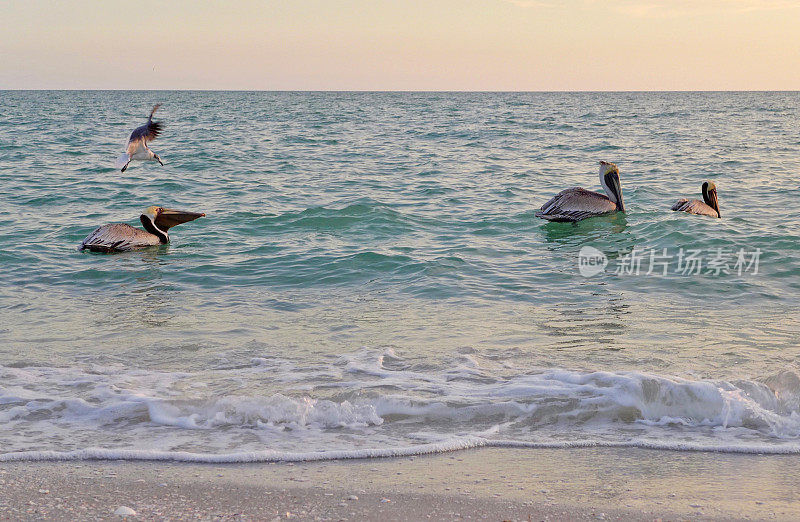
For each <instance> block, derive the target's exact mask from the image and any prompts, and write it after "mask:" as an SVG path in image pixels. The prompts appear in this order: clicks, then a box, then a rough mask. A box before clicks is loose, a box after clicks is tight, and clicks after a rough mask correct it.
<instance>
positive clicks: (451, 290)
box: [0, 91, 800, 460]
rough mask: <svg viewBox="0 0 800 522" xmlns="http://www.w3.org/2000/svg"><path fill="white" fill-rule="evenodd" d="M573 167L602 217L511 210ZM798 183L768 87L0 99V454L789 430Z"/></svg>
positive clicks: (233, 452)
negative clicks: (612, 197) (118, 232)
mask: <svg viewBox="0 0 800 522" xmlns="http://www.w3.org/2000/svg"><path fill="white" fill-rule="evenodd" d="M155 103H162V104H163V106H162V108H161V109H160V111H159V112H158V113H157V118H156V119H159V120H161V121H163V122H164V125H165V131H164V133H163V135H162V137H161V138H159V139H158V140H156V141H154V142H153V143H152V144H151V145H152V149H153V150H154V151H156V152H157V153H158V154H159V155H160V156H161V157H162V159H163V160H164V162H165V166H164V167H161V166H159V165H158V164H157V163H148V164H144V163H134V164H132V167H131V168H130V169H129V170H128V171H126V172H125V173H120V172H119V171H118V170H115V169H114V161H115V159H116V157H117V156H118V155H119V154H120V153H121V152H122V151H123V146H124V143H125V141H126V139H127V136H128V134H129V133H130V131H131V130H132V129H133V128H134V127H136V126H138V125H140V124H142V123H144V121H145V120H146V116H147V114H148V113H149V110H150V108H151V107H152V105H154V104H155ZM599 160H606V161H612V162H615V163H617V165H618V166H619V168H620V172H621V179H622V189H623V194H624V197H625V205H626V210H627V213H626V214H624V215H622V214H617V215H613V216H608V217H602V218H595V219H591V220H587V221H584V222H582V223H580V224H577V225H572V224H560V223H546V222H544V221H542V220H540V219H537V218H536V217H535V216H534V213H535V211H536V209H538V208H539V207H540V206H541V205H542V204H543V203H544V202H545V201H547V200H548V199H549V198H550V197H551V196H553V195H554V194H556V193H557V192H558V191H560V190H562V189H564V188H568V187H571V186H576V185H580V186H583V187H585V188H587V189H590V190H600V185H599V180H598V176H597V162H598V161H599ZM798 179H800V94H799V93H796V92H789V93H288V92H287V93H265V92H119V91H114V92H67V91H65V92H61V91H59V92H48V91H39V92H21V91H5V92H0V266H1V267H2V271H0V459H8V458H39V457H41V456H43V455H45V454H44V453H41V452H43V451H45V452H46V451H50V452H70V451H72V452H76V451H77V452H78V453H72V454H71V455H72V456H88V455H104V456H115V455H124V456H128V457H136V458H148V456H150V457H153V456H154V455H158V456H159V457H160V458H192V459H196V460H197V459H200V460H202V459H211V460H213V459H218V460H224V459H228V460H237V459H239V460H241V459H251V460H252V459H264V458H273V459H281V458H294V457H297V456H298V455H300V456H303V455H305V456H308V452H322V453H315V455H316V456H317V457H319V458H327V457H329V456H330V457H332V456H362V455H370V454H384V455H390V454H400V453H404V452H405V453H414V452H420V451H438V450H444V449H453V448H458V447H467V446H470V445H476V444H497V445H531V446H535V445H537V444H550V445H558V444H565V445H580V444H623V445H639V446H657V447H684V448H709V449H716V450H731V451H781V452H787V451H788V452H800V368H799V367H798V354H799V353H800V351H798V341H800V313H799V312H800V301H799V300H798V297H799V295H800V263H799V262H798V254H799V253H800V245H799V244H798V239H799V238H800V233H799V232H798V230H799V229H800V207H799V206H798V201H800V182H798ZM704 180H712V181H714V182H715V183H716V185H717V188H718V193H719V200H720V211H721V214H722V219H719V220H715V219H711V218H705V217H698V216H689V215H686V214H679V213H675V212H671V211H670V210H669V207H670V206H671V204H672V203H673V202H674V201H675V200H676V199H678V198H680V197H689V198H699V197H700V185H701V183H702V182H703V181H704ZM150 205H163V206H166V207H169V208H177V209H184V210H192V211H199V212H205V213H206V214H207V217H205V218H202V219H199V220H197V221H194V222H191V223H187V224H184V225H181V226H179V227H176V228H174V229H173V230H172V231H171V236H172V242H171V243H170V244H169V245H167V246H162V247H158V248H151V249H147V250H143V251H139V252H131V253H124V254H116V255H97V254H89V253H84V252H79V251H78V250H77V246H78V245H79V244H80V242H81V240H82V239H83V238H84V237H85V236H87V235H88V234H89V233H90V232H91V231H92V230H93V229H94V228H95V227H97V226H99V225H101V224H104V223H108V222H125V223H130V224H133V225H137V226H138V216H139V214H140V213H141V211H142V210H143V209H144V208H145V207H147V206H150ZM587 246H591V247H594V248H596V249H598V250H599V251H601V252H602V253H604V254H605V255H606V256H607V257H608V261H609V263H608V265H607V266H606V268H605V269H604V270H603V272H601V273H600V274H597V275H593V276H592V277H585V276H584V275H582V274H581V272H580V271H579V264H578V259H579V252H580V250H581V248H583V247H587ZM664 249H666V251H665V250H664ZM681 251H683V252H684V253H688V252H689V251H694V252H695V255H696V257H697V258H700V259H701V262H702V263H704V264H703V266H702V267H701V270H700V273H699V274H698V273H688V274H687V273H682V272H681V267H679V266H678V257H679V252H681ZM740 252H741V253H742V254H743V255H745V259H746V260H747V261H748V263H750V262H752V260H753V256H754V255H756V252H757V253H758V254H757V260H758V265H757V271H756V267H755V265H753V264H749V265H748V266H745V267H741V266H740V267H739V268H744V270H742V273H741V274H740V273H738V272H739V270H738V269H737V267H736V261H737V255H738V253H740ZM637 253H639V254H641V255H640V258H639V259H640V271H639V273H638V274H636V273H619V274H617V273H615V270H617V269H619V268H625V267H626V266H627V263H628V262H629V261H631V259H636V256H637ZM655 254H659V255H660V256H661V257H660V258H656V260H659V259H661V260H664V259H665V260H666V261H667V262H666V264H661V265H655V266H652V265H651V260H652V259H653V258H651V257H650V256H651V255H655ZM715 255H716V256H717V257H718V258H719V259H723V260H724V261H725V264H726V266H722V269H723V270H722V271H720V272H719V273H716V271H715V270H713V269H712V268H713V266H714V265H713V264H712V265H709V263H711V261H710V260H711V259H712V258H713V257H715ZM725 264H724V265H725ZM631 266H633V265H631ZM717 266H718V267H719V266H720V264H719V263H718V264H717ZM650 268H653V270H649V269H650ZM662 269H663V270H666V271H667V274H666V275H663V270H662ZM726 270H727V272H729V273H725V271H726ZM648 271H650V272H651V273H650V274H647V272H648ZM623 272H624V271H623ZM81 451H83V453H81ZM20 452H23V453H20ZM24 452H27V453H24ZM179 452H184V453H179ZM185 452H189V453H185ZM359 452H360V453H359ZM46 455H49V456H53V455H60V456H64V454H63V453H55V454H53V453H50V454H46ZM187 455H189V456H187Z"/></svg>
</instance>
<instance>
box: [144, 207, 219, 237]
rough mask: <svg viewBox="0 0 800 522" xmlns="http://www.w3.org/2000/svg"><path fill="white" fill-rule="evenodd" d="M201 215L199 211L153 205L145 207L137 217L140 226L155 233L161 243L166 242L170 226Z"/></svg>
mask: <svg viewBox="0 0 800 522" xmlns="http://www.w3.org/2000/svg"><path fill="white" fill-rule="evenodd" d="M203 216H205V214H202V213H199V212H186V211H183V210H172V209H169V208H164V207H156V206H153V207H147V208H146V209H145V210H144V212H142V215H141V216H140V218H139V219H140V220H141V221H142V226H144V228H145V230H147V231H148V232H150V233H151V234H155V235H157V236H158V237H159V238H161V241H162V242H163V243H166V242H168V241H169V233H168V231H169V229H170V228H172V227H174V226H175V225H180V224H181V223H187V222H189V221H194V220H195V219H197V218H200V217H203Z"/></svg>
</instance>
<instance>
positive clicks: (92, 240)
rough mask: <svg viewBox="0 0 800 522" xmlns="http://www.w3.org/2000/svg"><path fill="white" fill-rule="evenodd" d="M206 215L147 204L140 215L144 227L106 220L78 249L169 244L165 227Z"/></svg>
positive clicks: (107, 249)
mask: <svg viewBox="0 0 800 522" xmlns="http://www.w3.org/2000/svg"><path fill="white" fill-rule="evenodd" d="M203 216H205V214H199V213H197V212H183V211H180V210H170V209H168V208H163V207H148V208H147V209H146V210H145V211H144V213H143V214H142V215H141V216H139V219H140V220H141V221H142V226H143V227H144V230H140V229H138V228H133V227H132V226H130V225H128V224H125V223H109V224H108V225H103V226H102V227H98V228H97V229H95V231H94V232H92V233H91V234H89V235H88V236H86V239H84V240H83V243H81V246H80V248H79V250H90V251H92V252H127V251H128V250H134V249H136V248H144V247H149V246H155V245H163V244H166V243H169V233H168V230H169V229H170V228H172V227H174V226H175V225H180V224H181V223H186V222H187V221H193V220H195V219H197V218H199V217H203Z"/></svg>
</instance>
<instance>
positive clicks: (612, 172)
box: [600, 161, 625, 212]
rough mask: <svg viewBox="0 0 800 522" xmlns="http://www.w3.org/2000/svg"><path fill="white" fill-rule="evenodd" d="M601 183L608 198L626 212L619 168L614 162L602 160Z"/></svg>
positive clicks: (621, 210)
mask: <svg viewBox="0 0 800 522" xmlns="http://www.w3.org/2000/svg"><path fill="white" fill-rule="evenodd" d="M600 184H601V185H603V189H604V190H605V191H606V194H608V199H610V200H611V201H613V202H614V203H616V204H617V209H619V211H620V212H625V203H624V202H623V200H622V185H621V184H620V181H619V169H618V168H617V166H616V165H614V164H613V163H609V162H607V161H601V162H600Z"/></svg>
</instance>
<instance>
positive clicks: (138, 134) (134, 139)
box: [117, 103, 164, 172]
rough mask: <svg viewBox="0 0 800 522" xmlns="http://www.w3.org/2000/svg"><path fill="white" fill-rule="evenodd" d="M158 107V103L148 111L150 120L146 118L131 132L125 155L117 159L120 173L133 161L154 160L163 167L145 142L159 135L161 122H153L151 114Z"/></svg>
mask: <svg viewBox="0 0 800 522" xmlns="http://www.w3.org/2000/svg"><path fill="white" fill-rule="evenodd" d="M159 107H161V104H160V103H159V104H158V105H156V106H155V107H153V110H152V111H150V118H148V120H147V123H145V124H144V125H142V126H141V127H136V128H135V129H134V130H133V132H131V137H130V138H128V145H127V146H126V147H125V153H124V154H123V155H122V156H120V157H119V158H118V159H117V168H118V169H121V170H122V172H125V169H127V168H128V164H129V163H130V162H131V161H133V160H138V161H148V160H154V161H157V162H159V163H161V166H162V167H163V166H164V164H163V163H162V162H161V158H159V157H158V154H156V153H155V152H153V151H152V150H150V148H149V147H148V146H147V142H149V141H153V140H154V139H156V138H158V135H159V134H161V122H160V121H153V114H155V113H156V111H157V110H158V108H159Z"/></svg>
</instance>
